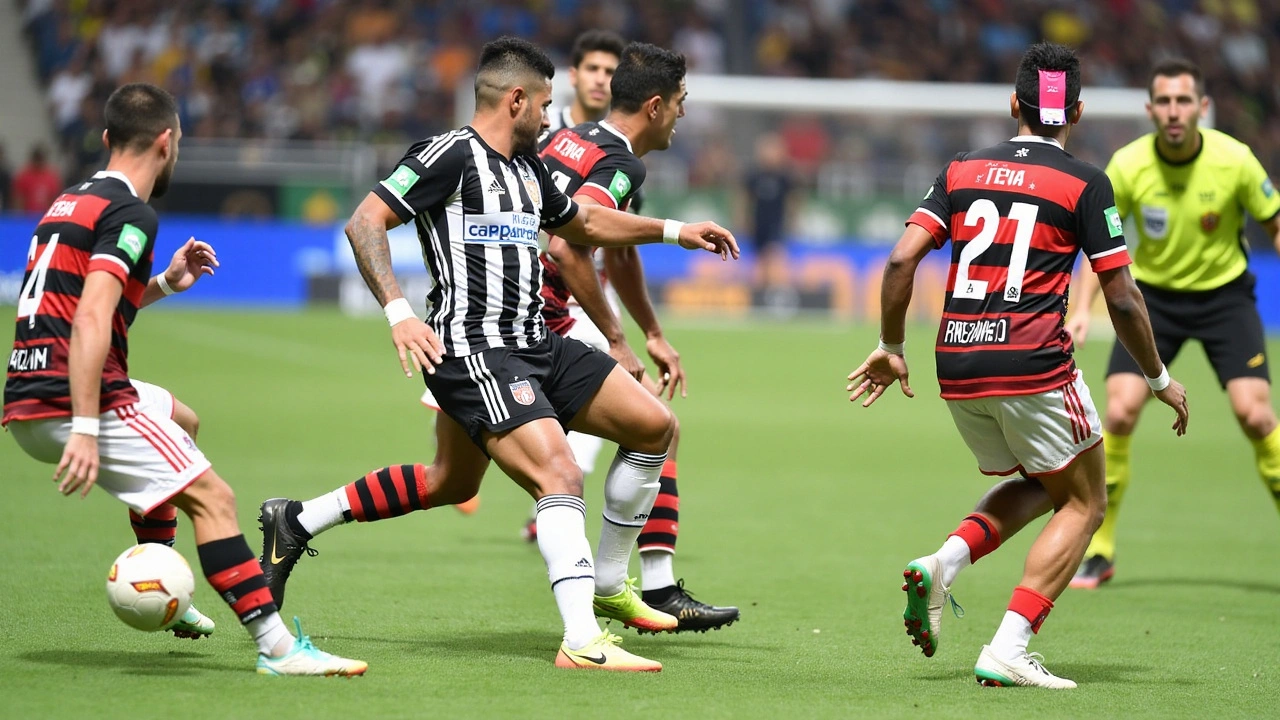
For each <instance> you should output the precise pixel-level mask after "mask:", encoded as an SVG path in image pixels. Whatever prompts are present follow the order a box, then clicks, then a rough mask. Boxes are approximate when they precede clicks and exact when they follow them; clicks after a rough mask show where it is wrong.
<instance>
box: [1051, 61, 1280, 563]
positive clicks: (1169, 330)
mask: <svg viewBox="0 0 1280 720" xmlns="http://www.w3.org/2000/svg"><path fill="white" fill-rule="evenodd" d="M1147 90H1148V92H1149V94H1150V101H1149V102H1148V103H1147V114H1148V116H1150V118H1151V122H1152V123H1153V124H1154V125H1155V132H1152V133H1148V134H1147V135H1143V136H1142V137H1140V138H1138V139H1137V140H1134V141H1133V142H1131V143H1129V144H1128V145H1126V146H1125V147H1123V148H1121V149H1120V150H1118V151H1116V153H1115V155H1113V156H1112V157H1111V162H1110V163H1109V164H1108V165H1107V175H1109V176H1110V177H1111V183H1112V185H1113V186H1114V187H1115V194H1116V208H1117V210H1118V211H1119V213H1120V216H1121V217H1127V216H1129V215H1133V216H1135V219H1136V223H1135V224H1136V225H1137V227H1138V246H1137V249H1136V251H1135V253H1134V258H1133V276H1134V278H1135V279H1136V280H1137V282H1138V289H1139V290H1141V291H1142V296H1143V298H1145V299H1146V303H1147V307H1148V308H1149V309H1150V312H1151V327H1152V329H1153V330H1154V331H1155V336H1156V345H1157V347H1158V348H1159V350H1160V359H1161V360H1163V361H1164V362H1165V363H1171V362H1173V359H1174V358H1175V357H1177V355H1178V351H1179V350H1181V349H1182V346H1183V344H1184V343H1185V342H1186V341H1188V340H1199V341H1200V343H1201V344H1202V345H1203V346H1204V351H1205V354H1206V355H1208V356H1209V362H1210V364H1212V365H1213V369H1214V372H1216V373H1217V375H1218V382H1219V383H1220V384H1221V385H1222V387H1224V388H1226V391H1227V398H1228V400H1229V401H1230V402H1231V409H1232V411H1233V412H1235V415H1236V421H1237V422H1239V423H1240V429H1241V430H1243V431H1244V434H1245V436H1246V437H1248V438H1249V441H1250V442H1251V443H1253V452H1254V458H1255V462H1256V463H1257V467H1258V474H1259V475H1260V476H1261V477H1262V482H1263V483H1264V484H1265V485H1266V486H1267V489H1268V490H1269V491H1270V492H1271V496H1272V497H1273V498H1274V499H1275V502H1276V508H1277V509H1278V510H1280V429H1277V423H1276V414H1275V411H1274V410H1272V408H1271V384H1270V373H1269V372H1268V370H1267V355H1266V337H1265V335H1264V333H1263V329H1262V320H1261V318H1260V317H1259V316H1258V308H1257V299H1256V297H1255V296H1254V292H1253V287H1254V283H1255V282H1256V279H1255V278H1254V276H1253V274H1252V273H1251V272H1249V258H1248V254H1247V252H1246V249H1245V245H1244V242H1243V230H1244V223H1245V217H1244V215H1245V212H1248V213H1249V215H1251V216H1252V217H1253V218H1254V219H1255V220H1257V221H1258V222H1259V223H1261V224H1262V226H1263V228H1265V229H1266V231H1267V234H1268V235H1269V236H1270V237H1271V239H1272V242H1273V243H1274V244H1275V245H1276V248H1277V249H1278V250H1280V193H1277V192H1276V190H1275V186H1273V185H1272V183H1271V180H1270V179H1268V178H1267V172H1266V170H1264V169H1263V168H1262V165H1261V163H1259V162H1258V159H1257V158H1256V157H1254V154H1253V152H1251V151H1250V150H1249V148H1248V146H1246V145H1244V144H1243V143H1241V142H1239V141H1237V140H1235V139H1234V138H1232V137H1231V136H1229V135H1226V134H1225V133H1221V132H1218V131H1217V130H1210V129H1208V128H1200V127H1199V122H1200V118H1201V117H1203V116H1204V114H1205V112H1206V111H1207V110H1208V108H1209V98H1207V97H1206V96H1205V94H1204V80H1203V78H1202V76H1201V74H1200V68H1199V67H1197V66H1196V65H1194V64H1193V63H1191V62H1188V61H1186V60H1177V59H1174V60H1167V61H1164V62H1162V63H1160V64H1159V65H1157V66H1155V68H1154V69H1153V70H1152V73H1151V79H1150V83H1149V84H1148V86H1147ZM1081 280H1082V281H1081V284H1080V296H1081V301H1080V302H1079V303H1077V304H1076V307H1075V309H1074V310H1073V312H1072V315H1071V318H1070V319H1069V320H1068V322H1067V330H1068V332H1070V333H1071V334H1072V336H1073V337H1074V338H1075V341H1076V342H1077V343H1083V342H1084V341H1085V338H1086V337H1087V336H1088V332H1089V306H1090V304H1091V302H1092V301H1093V299H1094V298H1095V297H1096V296H1097V293H1098V289H1099V284H1098V279H1097V278H1095V277H1094V276H1093V275H1092V274H1090V273H1085V275H1084V277H1083V278H1082V279H1081ZM1139 372H1140V369H1139V368H1138V366H1137V365H1135V364H1134V363H1133V360H1132V359H1130V357H1129V356H1128V355H1127V354H1126V353H1125V352H1124V351H1123V349H1122V348H1121V347H1120V346H1119V345H1116V346H1115V348H1114V349H1113V350H1112V352H1111V362H1110V364H1109V365H1108V367H1107V413H1106V417H1105V419H1104V420H1103V423H1102V436H1103V438H1105V447H1106V455H1107V515H1106V518H1105V519H1104V520H1103V521H1102V527H1100V528H1099V529H1098V532H1096V533H1094V536H1093V541H1092V542H1091V543H1090V544H1089V549H1088V550H1087V551H1086V554H1085V561H1084V564H1083V565H1081V566H1080V571H1079V572H1078V573H1076V576H1075V577H1074V578H1072V580H1071V587H1074V588H1096V587H1098V585H1100V584H1101V583H1104V582H1106V581H1107V580H1110V579H1111V577H1112V576H1113V575H1114V574H1115V551H1116V522H1117V520H1118V519H1119V514H1120V502H1121V501H1122V500H1123V499H1124V493H1125V490H1126V489H1127V488H1128V487H1129V476H1130V471H1129V439H1130V437H1131V436H1132V435H1133V429H1134V426H1136V425H1137V423H1138V416H1139V415H1141V414H1142V408H1143V406H1144V405H1145V404H1146V400H1147V393H1146V387H1145V385H1144V384H1143V382H1142V377H1141V376H1140V375H1139Z"/></svg>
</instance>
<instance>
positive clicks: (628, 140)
mask: <svg viewBox="0 0 1280 720" xmlns="http://www.w3.org/2000/svg"><path fill="white" fill-rule="evenodd" d="M600 127H602V128H604V129H605V130H608V131H609V132H611V133H613V134H614V135H617V136H618V138H619V139H621V140H622V142H624V143H626V145H627V150H629V151H630V152H631V154H632V155H634V154H635V152H636V151H635V150H633V149H632V148H631V138H629V137H627V136H626V135H623V134H622V131H621V130H619V129H618V128H616V127H614V126H612V125H610V124H609V122H608V121H607V120H601V121H600Z"/></svg>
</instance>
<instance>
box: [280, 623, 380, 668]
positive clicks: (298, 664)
mask: <svg viewBox="0 0 1280 720" xmlns="http://www.w3.org/2000/svg"><path fill="white" fill-rule="evenodd" d="M293 626H294V628H296V629H297V631H298V636H297V638H295V639H294V641H293V649H292V650H290V651H289V652H288V653H286V654H284V655H281V656H280V657H276V658H273V657H268V656H266V655H261V654H260V655H258V674H259V675H313V676H321V675H322V676H324V677H330V676H333V675H340V676H342V677H355V676H357V675H364V672H365V670H368V669H369V664H368V663H366V662H364V661H363V660H348V659H347V658H343V657H338V656H337V655H330V654H329V653H327V652H325V651H323V650H321V649H320V648H317V647H316V646H315V645H312V644H311V638H309V637H307V636H306V635H303V634H302V621H301V620H299V619H298V618H296V617H295V618H294V619H293Z"/></svg>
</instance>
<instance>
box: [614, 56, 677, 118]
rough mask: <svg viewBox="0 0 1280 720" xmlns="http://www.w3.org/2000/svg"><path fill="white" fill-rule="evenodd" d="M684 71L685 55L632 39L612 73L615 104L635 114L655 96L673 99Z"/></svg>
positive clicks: (616, 106) (623, 110) (624, 110)
mask: <svg viewBox="0 0 1280 720" xmlns="http://www.w3.org/2000/svg"><path fill="white" fill-rule="evenodd" d="M684 74H685V62H684V55H681V54H680V53H677V52H672V51H670V50H664V49H662V48H660V47H658V46H657V45H650V44H649V43H638V42H633V43H631V44H630V45H627V46H626V47H625V48H623V50H622V59H621V61H620V62H619V63H618V69H617V70H615V71H614V72H613V81H612V82H611V83H610V85H609V87H610V90H611V91H612V94H613V107H614V109H616V110H621V111H622V112H624V113H633V112H638V111H639V110H640V106H641V105H643V104H644V103H645V101H646V100H648V99H649V98H651V97H653V96H654V95H658V96H661V97H662V99H663V100H670V99H671V96H672V95H675V94H676V93H678V92H680V81H681V80H683V79H684Z"/></svg>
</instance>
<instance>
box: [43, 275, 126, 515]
mask: <svg viewBox="0 0 1280 720" xmlns="http://www.w3.org/2000/svg"><path fill="white" fill-rule="evenodd" d="M123 294H124V285H123V284H122V283H121V282H120V280H119V279H117V278H116V277H115V276H114V275H112V274H110V273H107V272H102V271H93V272H90V273H89V274H88V275H87V276H85V279H84V289H83V290H82V291H81V293H80V300H79V302H78V303H77V304H76V314H75V317H74V318H73V319H72V321H71V347H70V350H69V351H68V355H67V364H68V370H67V375H68V379H69V381H70V384H71V436H70V437H69V438H67V444H66V446H65V447H63V449H62V459H60V460H59V461H58V467H57V468H56V469H55V470H54V471H53V481H54V482H57V483H58V492H60V493H62V494H63V495H70V494H71V493H73V492H75V491H76V489H80V497H84V496H86V495H88V494H89V491H90V490H92V489H93V484H94V483H95V482H97V481H98V419H99V416H100V413H99V412H98V411H99V409H100V407H101V405H100V400H101V397H102V366H103V365H104V364H105V363H106V361H107V351H108V350H109V349H110V348H111V318H112V316H113V315H114V314H115V310H116V306H118V305H119V304H120V296H121V295H123ZM64 472H65V473H66V476H65V477H64V476H63V473H64ZM59 478H61V482H59Z"/></svg>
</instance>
